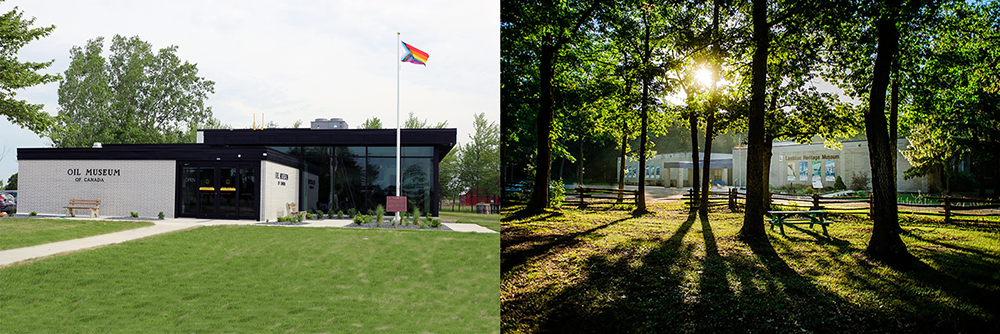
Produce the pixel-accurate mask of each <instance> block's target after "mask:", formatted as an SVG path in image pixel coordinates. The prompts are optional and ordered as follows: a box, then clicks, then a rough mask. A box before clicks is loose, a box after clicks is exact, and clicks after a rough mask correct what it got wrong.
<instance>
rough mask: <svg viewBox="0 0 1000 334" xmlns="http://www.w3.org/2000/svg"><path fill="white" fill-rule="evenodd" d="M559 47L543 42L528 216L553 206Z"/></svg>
mask: <svg viewBox="0 0 1000 334" xmlns="http://www.w3.org/2000/svg"><path fill="white" fill-rule="evenodd" d="M555 52H556V47H555V45H553V37H552V36H547V37H545V38H544V40H543V42H542V52H541V57H540V58H541V59H540V63H539V65H538V71H539V78H540V81H541V82H540V83H539V84H540V85H541V94H538V100H539V101H538V102H539V103H538V104H539V109H538V118H537V126H538V136H536V137H537V142H536V144H537V151H538V152H537V153H538V154H537V155H536V156H535V184H534V185H533V186H532V189H531V200H529V201H528V205H527V206H526V207H525V209H524V210H525V211H527V212H532V213H534V212H542V211H544V210H545V208H546V207H548V206H549V183H550V180H551V179H550V175H549V173H550V172H549V169H550V166H551V162H552V147H551V146H550V141H551V138H550V137H551V134H552V114H553V112H552V108H553V105H554V104H555V102H554V99H553V97H552V77H553V74H554V73H555V71H554V70H553V67H552V61H553V59H552V58H553V57H555Z"/></svg>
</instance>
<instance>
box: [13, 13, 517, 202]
mask: <svg viewBox="0 0 1000 334" xmlns="http://www.w3.org/2000/svg"><path fill="white" fill-rule="evenodd" d="M15 6H17V7H18V8H19V9H20V10H22V11H23V12H24V16H25V17H26V18H30V17H35V18H36V19H37V20H36V21H35V25H34V27H41V26H49V25H55V26H56V29H55V31H53V33H52V34H51V35H49V36H48V37H45V38H43V39H41V40H38V41H34V42H32V43H30V44H28V45H27V46H26V47H24V48H22V49H21V52H20V53H19V57H20V59H21V60H22V61H47V60H52V59H55V63H53V65H52V66H51V67H50V68H49V69H48V70H47V72H49V73H53V74H62V73H63V72H64V71H65V70H66V68H67V67H68V66H69V50H70V48H71V47H73V46H74V45H78V46H83V45H85V44H86V43H87V40H89V39H93V38H96V37H99V36H103V37H104V38H105V51H107V48H108V47H109V46H110V43H111V37H112V36H114V35H115V34H119V35H122V36H126V37H130V36H139V38H140V39H142V40H145V41H148V42H150V43H152V44H153V48H154V49H160V48H164V47H167V46H170V45H177V46H178V48H179V49H178V52H177V55H178V56H179V57H180V58H181V59H182V60H185V61H188V62H191V63H196V64H198V70H199V75H200V76H202V77H205V78H206V79H209V80H212V81H215V94H213V95H210V97H209V99H208V101H207V105H209V106H211V107H212V110H213V112H214V114H215V117H217V118H219V119H221V120H222V121H223V122H224V123H228V124H230V125H232V126H233V127H234V128H249V127H250V126H251V123H252V122H253V117H254V114H255V113H256V114H257V119H258V123H259V122H260V114H261V113H263V114H264V118H265V119H266V120H268V121H275V122H276V123H278V125H279V126H282V127H290V126H291V125H292V123H294V122H295V121H296V120H302V121H303V127H308V126H309V121H311V120H313V119H316V118H334V117H339V118H343V119H344V120H346V121H347V123H348V124H349V125H350V126H351V127H352V128H355V127H357V126H359V125H361V123H363V122H364V121H365V120H366V119H368V118H370V117H372V116H377V117H379V118H380V119H381V120H382V123H383V125H384V126H385V127H392V128H394V127H395V124H396V68H397V67H396V66H397V64H399V58H400V55H397V53H396V49H397V47H396V46H397V45H398V44H397V43H396V32H397V31H398V32H401V33H402V40H403V41H405V42H406V43H408V44H411V45H413V46H415V47H417V48H420V49H421V50H423V51H425V52H427V53H428V54H430V58H429V60H428V61H427V66H426V67H424V66H420V65H414V64H409V63H402V65H401V66H402V71H401V72H400V78H401V80H400V84H399V85H400V117H401V118H402V119H405V118H406V117H407V114H408V113H409V112H411V111H412V112H414V114H415V115H416V116H417V117H420V118H421V119H425V118H426V119H428V121H429V123H431V124H436V123H438V122H442V121H448V126H449V127H454V128H457V129H458V141H459V143H465V142H467V141H468V140H469V139H468V138H469V135H470V134H471V133H472V130H473V128H472V126H473V125H472V124H473V114H478V113H481V112H482V113H486V116H487V118H488V119H489V120H492V121H495V122H497V124H499V122H500V3H499V1H461V0H440V1H434V0H425V1H211V0H209V1H205V0H202V1H186V0H181V1H110V0H109V1H55V0H32V1H6V2H3V3H0V12H3V13H6V12H8V11H10V10H11V9H12V8H13V7H15ZM58 88H59V83H58V82H54V83H50V84H47V85H44V86H36V87H33V88H30V89H27V90H24V91H20V92H18V96H17V97H18V98H19V99H25V100H27V101H28V102H30V103H41V104H44V105H45V108H44V110H45V111H46V112H48V113H50V114H52V115H55V114H57V113H58V111H59V104H58V93H57V92H58ZM5 143H6V145H7V147H8V148H10V149H11V152H10V154H8V155H7V157H6V158H4V159H3V160H2V161H0V178H2V179H3V180H4V182H6V180H7V178H8V177H9V176H10V175H11V174H13V173H15V172H17V163H16V160H15V159H16V152H15V151H16V148H18V147H46V146H48V144H49V141H48V140H47V139H46V138H40V137H39V136H37V135H35V134H34V133H32V132H31V131H28V130H25V129H21V128H20V127H18V126H16V125H13V124H11V122H10V121H8V120H7V119H6V117H0V149H3V147H4V146H3V145H4V144H5Z"/></svg>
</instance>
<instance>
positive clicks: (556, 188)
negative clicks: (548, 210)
mask: <svg viewBox="0 0 1000 334" xmlns="http://www.w3.org/2000/svg"><path fill="white" fill-rule="evenodd" d="M564 200H566V185H565V184H563V180H562V179H557V180H552V186H551V187H549V206H550V207H553V208H559V207H562V204H563V201H564Z"/></svg>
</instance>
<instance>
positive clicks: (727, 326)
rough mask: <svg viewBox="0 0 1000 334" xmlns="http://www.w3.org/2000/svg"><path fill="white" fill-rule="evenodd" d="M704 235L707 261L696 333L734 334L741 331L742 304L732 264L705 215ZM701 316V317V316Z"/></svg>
mask: <svg viewBox="0 0 1000 334" xmlns="http://www.w3.org/2000/svg"><path fill="white" fill-rule="evenodd" d="M700 218H701V219H700V220H701V234H702V238H703V239H704V242H705V258H704V260H703V261H702V272H701V277H700V280H699V294H698V302H697V304H696V305H695V307H694V314H695V318H694V319H695V320H696V326H697V327H696V331H710V332H734V331H737V330H738V329H740V328H741V325H742V324H741V323H740V322H739V321H735V320H736V319H738V314H737V312H738V310H739V304H738V303H735V302H734V294H733V290H732V288H731V287H730V286H729V279H728V274H729V264H728V263H727V262H726V259H725V258H724V257H722V256H721V255H720V254H719V247H718V243H717V242H716V240H715V232H714V231H713V230H712V224H711V222H710V221H709V218H708V217H707V216H704V215H701V216H700ZM699 315H701V316H699Z"/></svg>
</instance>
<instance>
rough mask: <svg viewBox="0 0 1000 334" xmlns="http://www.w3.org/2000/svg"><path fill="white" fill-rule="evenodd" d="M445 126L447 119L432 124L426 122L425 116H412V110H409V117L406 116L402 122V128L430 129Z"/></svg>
mask: <svg viewBox="0 0 1000 334" xmlns="http://www.w3.org/2000/svg"><path fill="white" fill-rule="evenodd" d="M447 126H448V121H447V120H446V121H444V122H439V123H438V124H434V125H431V124H428V123H427V119H426V118H425V119H419V118H417V116H413V112H412V111H411V112H410V117H407V118H406V121H405V122H404V123H403V128H404V129H430V128H434V129H443V128H445V127H447Z"/></svg>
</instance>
